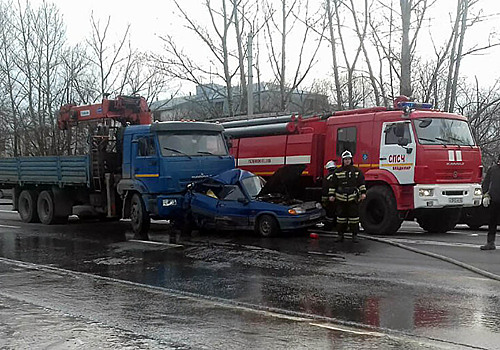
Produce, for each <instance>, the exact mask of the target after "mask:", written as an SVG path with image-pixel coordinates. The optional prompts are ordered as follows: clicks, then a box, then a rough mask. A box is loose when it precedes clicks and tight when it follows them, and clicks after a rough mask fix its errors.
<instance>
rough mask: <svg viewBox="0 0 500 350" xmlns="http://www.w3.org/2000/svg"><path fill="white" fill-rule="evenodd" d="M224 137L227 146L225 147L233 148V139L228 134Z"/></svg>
mask: <svg viewBox="0 0 500 350" xmlns="http://www.w3.org/2000/svg"><path fill="white" fill-rule="evenodd" d="M224 138H225V140H226V146H227V148H228V149H231V148H233V140H232V139H231V137H230V136H228V135H224Z"/></svg>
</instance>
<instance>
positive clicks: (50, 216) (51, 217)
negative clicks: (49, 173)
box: [36, 191, 57, 225]
mask: <svg viewBox="0 0 500 350" xmlns="http://www.w3.org/2000/svg"><path fill="white" fill-rule="evenodd" d="M36 207H37V210H38V217H39V218H40V221H41V222H42V224H44V225H52V224H54V223H55V222H56V221H57V220H56V219H57V218H56V215H55V213H56V211H55V206H54V197H53V196H52V193H51V192H50V191H42V192H40V195H39V196H38V200H37V205H36Z"/></svg>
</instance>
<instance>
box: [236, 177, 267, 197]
mask: <svg viewBox="0 0 500 350" xmlns="http://www.w3.org/2000/svg"><path fill="white" fill-rule="evenodd" d="M265 183H266V181H265V180H264V179H263V178H261V177H260V176H251V177H247V178H246V179H243V180H241V185H242V186H243V188H244V189H245V190H246V191H247V193H248V195H249V196H250V197H252V198H255V197H257V195H258V194H259V193H260V190H261V189H262V187H264V184H265Z"/></svg>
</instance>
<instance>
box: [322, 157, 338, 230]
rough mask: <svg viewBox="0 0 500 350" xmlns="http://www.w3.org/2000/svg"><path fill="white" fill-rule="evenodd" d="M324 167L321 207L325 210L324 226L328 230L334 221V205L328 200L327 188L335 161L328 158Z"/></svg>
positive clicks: (334, 167)
mask: <svg viewBox="0 0 500 350" xmlns="http://www.w3.org/2000/svg"><path fill="white" fill-rule="evenodd" d="M325 169H326V171H327V174H326V176H325V178H324V180H323V189H322V193H321V203H322V204H323V208H325V211H326V217H325V221H326V223H325V228H326V229H327V230H328V231H330V230H331V229H332V228H333V226H334V222H335V205H334V202H330V201H329V200H328V197H329V196H328V189H329V183H330V182H331V180H332V176H333V172H334V171H335V169H336V165H335V162H334V161H333V160H329V161H328V162H327V163H326V164H325Z"/></svg>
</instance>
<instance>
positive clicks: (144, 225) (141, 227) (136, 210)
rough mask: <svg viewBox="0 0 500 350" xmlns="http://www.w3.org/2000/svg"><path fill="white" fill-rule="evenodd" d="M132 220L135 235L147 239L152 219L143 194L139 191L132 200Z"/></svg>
mask: <svg viewBox="0 0 500 350" xmlns="http://www.w3.org/2000/svg"><path fill="white" fill-rule="evenodd" d="M130 222H131V224H132V232H134V234H135V236H136V237H137V238H141V239H145V240H147V239H148V231H149V225H150V223H151V219H150V217H149V214H148V212H147V211H146V206H145V205H144V202H143V200H142V198H141V196H140V195H139V194H137V193H135V194H134V195H133V196H132V199H131V200H130Z"/></svg>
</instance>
